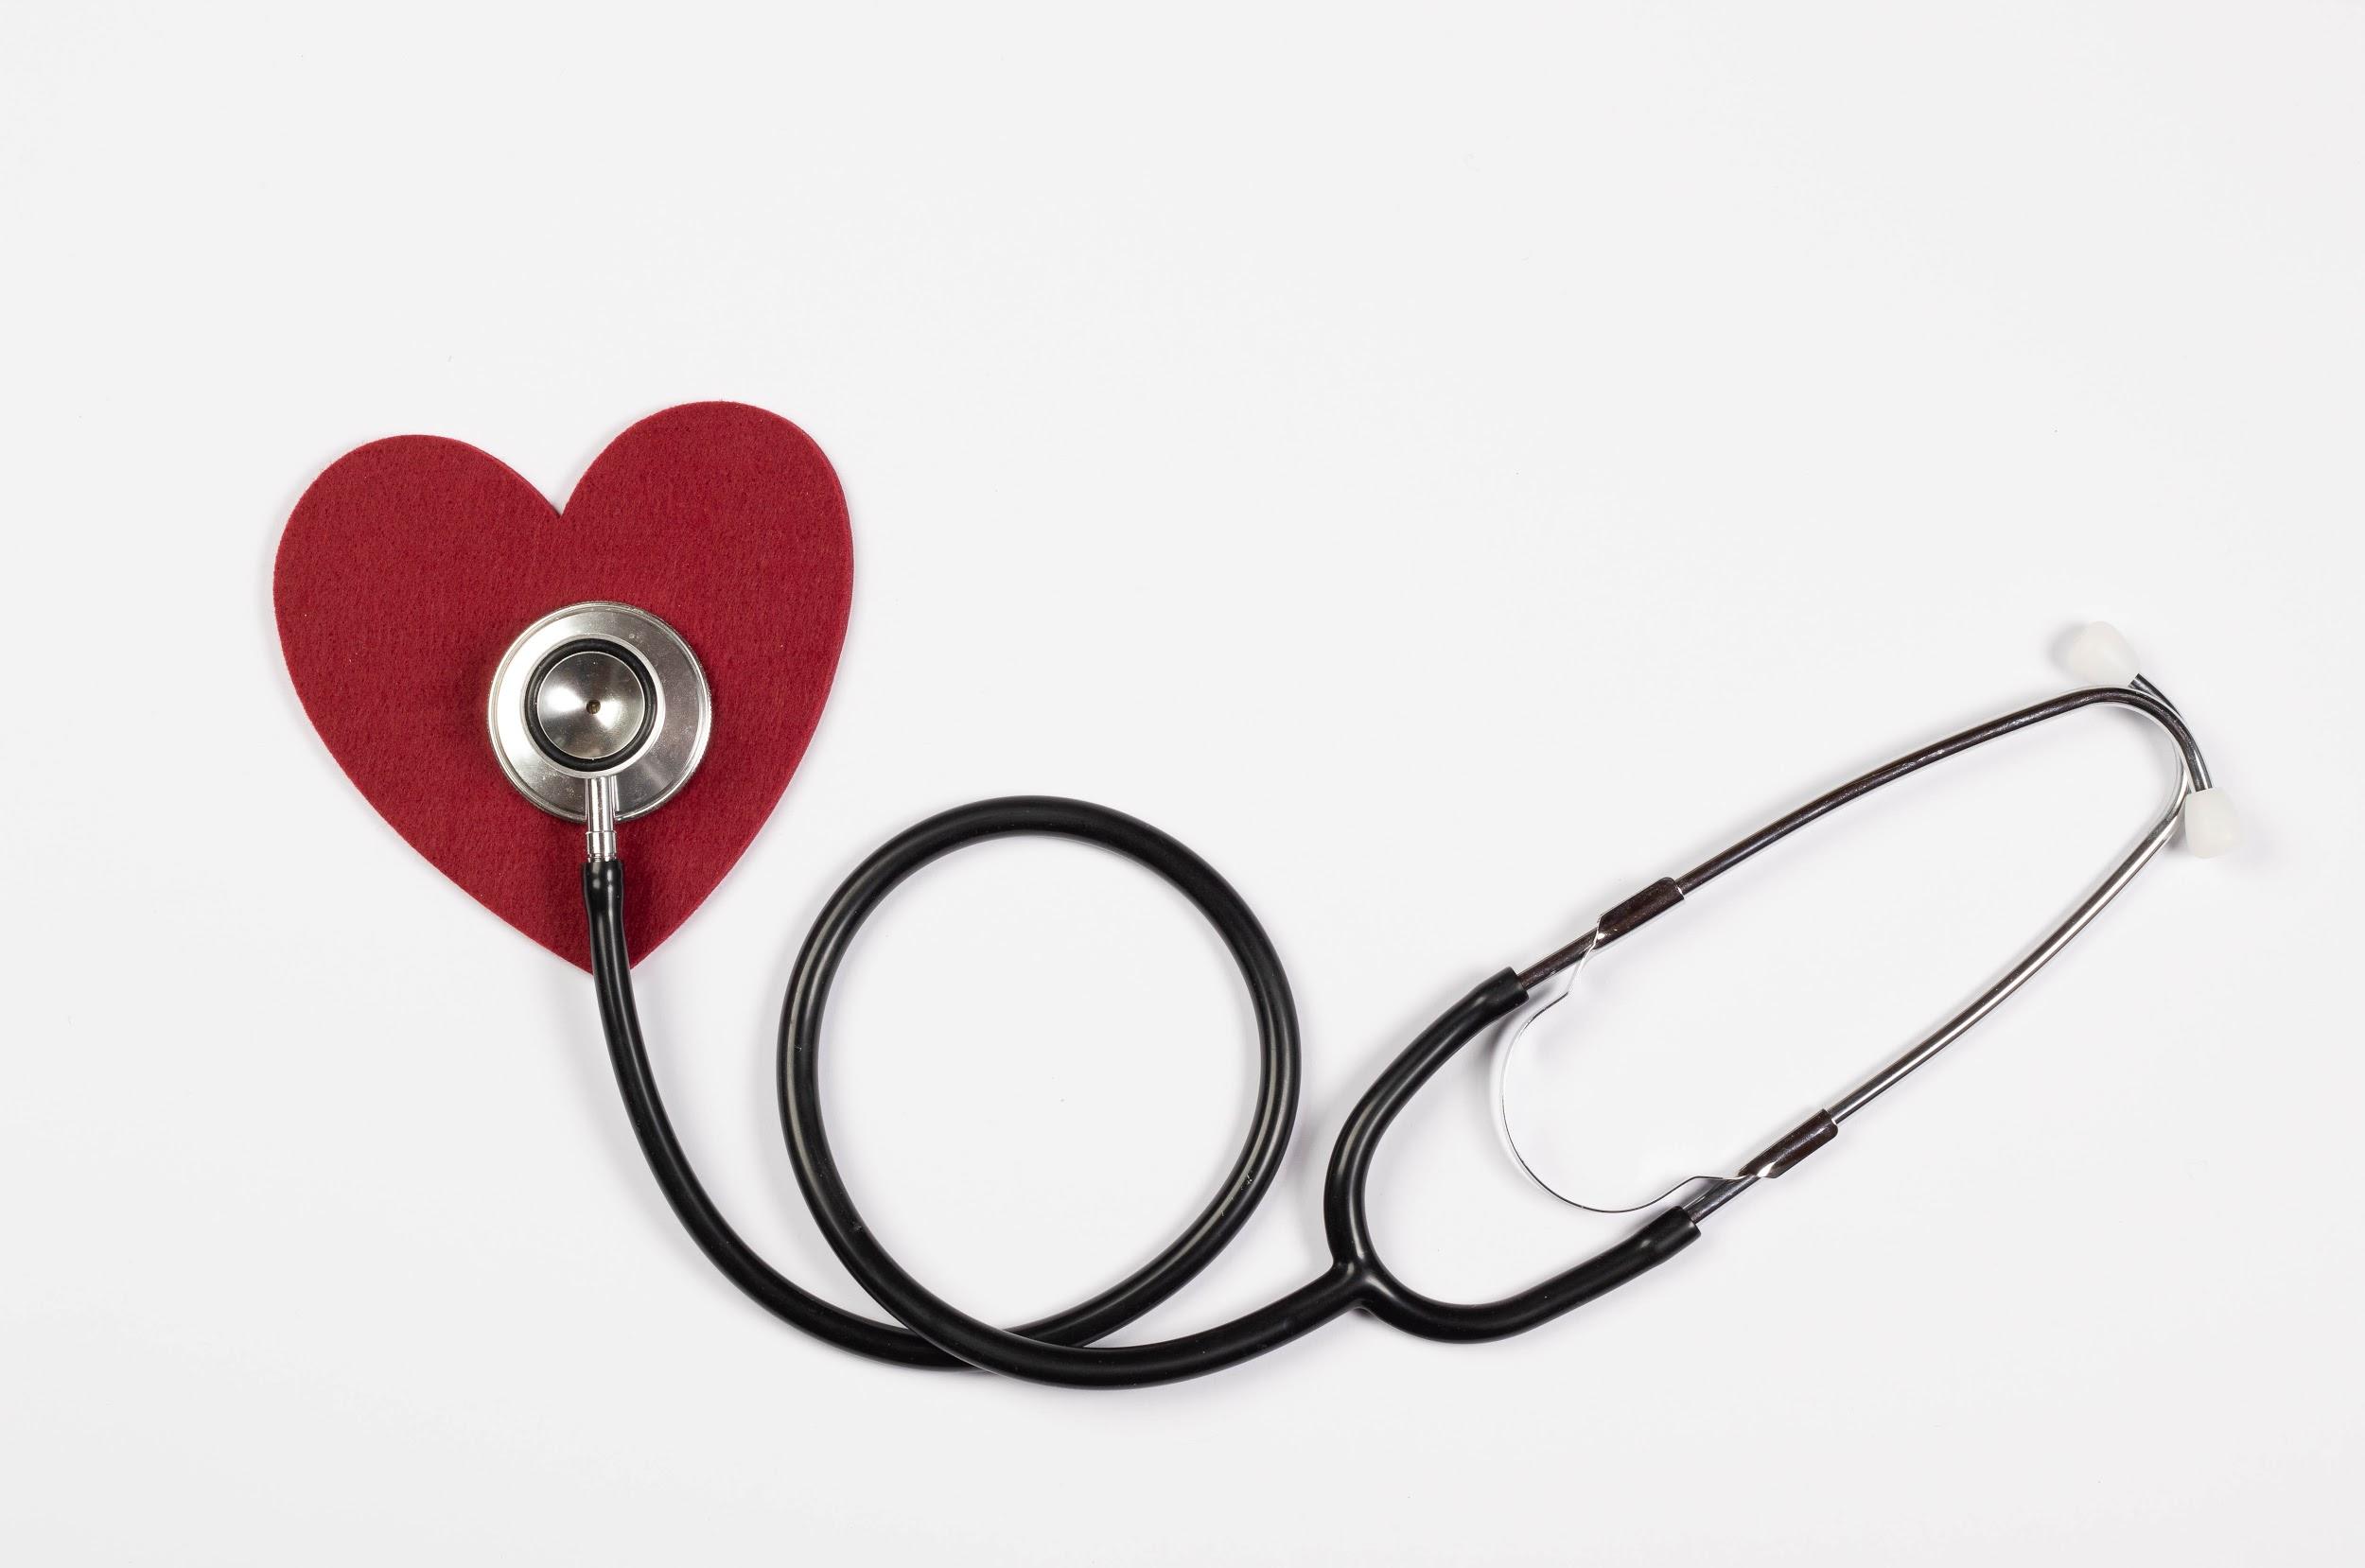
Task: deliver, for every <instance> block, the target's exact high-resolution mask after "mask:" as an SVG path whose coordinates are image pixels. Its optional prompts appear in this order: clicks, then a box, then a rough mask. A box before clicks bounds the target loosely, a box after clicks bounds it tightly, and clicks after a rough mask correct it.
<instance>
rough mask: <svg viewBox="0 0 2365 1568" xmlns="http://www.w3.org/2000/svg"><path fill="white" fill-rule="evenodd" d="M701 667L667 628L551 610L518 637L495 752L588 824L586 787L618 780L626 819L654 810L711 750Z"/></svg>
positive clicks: (562, 812) (614, 614) (588, 611)
mask: <svg viewBox="0 0 2365 1568" xmlns="http://www.w3.org/2000/svg"><path fill="white" fill-rule="evenodd" d="M712 717H713V714H712V709H711V706H710V703H709V699H708V693H707V677H706V671H704V670H702V669H700V668H699V666H698V659H697V655H695V654H694V653H691V651H690V645H689V644H688V643H686V642H684V641H683V640H682V639H681V635H680V634H679V633H677V632H675V631H674V629H673V628H672V627H671V626H668V625H666V624H665V622H663V621H661V620H659V619H657V617H655V616H653V615H651V614H649V613H648V612H647V611H646V610H637V609H634V608H633V607H632V606H631V605H629V604H616V603H610V602H607V601H593V602H590V603H585V604H569V605H568V606H567V607H566V608H565V609H562V610H553V611H552V612H551V613H550V614H549V615H546V616H544V617H543V618H541V619H539V620H537V621H535V622H534V624H533V625H531V626H529V627H527V628H526V629H525V630H524V631H523V632H521V633H519V634H518V635H517V641H515V642H513V643H511V644H510V645H509V651H508V652H507V653H503V654H502V655H501V661H500V667H499V669H498V670H496V671H494V673H493V693H492V698H491V700H490V702H489V703H488V704H487V705H486V707H485V723H486V725H487V727H488V728H489V729H490V730H491V732H492V738H493V755H494V756H495V757H496V758H499V760H500V765H501V772H502V773H504V774H506V775H508V777H509V781H510V782H511V783H512V784H515V785H516V786H517V791H518V793H521V794H523V795H524V796H525V797H526V798H527V799H528V800H531V801H533V802H534V804H535V805H536V806H539V807H540V808H542V810H546V811H548V812H550V813H551V814H552V816H560V817H565V818H567V819H568V820H569V821H570V822H581V821H583V820H584V816H585V810H586V807H585V802H584V797H585V793H586V782H587V780H589V779H591V778H594V777H600V776H608V777H612V778H614V779H615V781H616V806H617V810H616V814H617V817H618V819H619V820H620V821H622V820H629V819H631V818H633V817H637V816H640V815H643V814H644V813H646V812H649V811H653V810H656V809H657V807H659V806H661V805H663V804H664V803H665V802H666V801H667V800H669V799H671V798H672V797H673V794H674V791H676V790H678V789H680V788H681V787H682V785H683V784H685V783H687V782H688V781H689V778H690V775H691V774H692V773H693V772H695V771H696V769H697V766H698V762H699V759H700V758H703V757H704V756H705V755H706V749H707V733H708V729H709V727H710V722H711V720H712Z"/></svg>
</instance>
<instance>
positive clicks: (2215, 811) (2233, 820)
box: [2184, 790, 2242, 861]
mask: <svg viewBox="0 0 2365 1568" xmlns="http://www.w3.org/2000/svg"><path fill="white" fill-rule="evenodd" d="M2241 842H2242V819H2241V818H2240V817H2238V816H2236V815H2235V814H2234V802H2233V801H2231V800H2229V799H2227V798H2226V793H2225V792H2224V791H2223V790H2195V791H2194V792H2193V793H2191V794H2188V795H2186V796H2185V797H2184V847H2185V848H2187V849H2189V850H2191V851H2192V852H2193V853H2194V854H2195V855H2198V856H2199V857H2200V858H2201V859H2202V860H2204V861H2205V860H2208V859H2210V858H2212V857H2213V856H2216V855H2222V854H2224V853H2225V852H2226V851H2227V850H2229V849H2232V848H2233V847H2234V845H2238V844H2240V843H2241Z"/></svg>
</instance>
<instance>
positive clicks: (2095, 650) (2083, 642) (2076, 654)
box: [2062, 620, 2140, 686]
mask: <svg viewBox="0 0 2365 1568" xmlns="http://www.w3.org/2000/svg"><path fill="white" fill-rule="evenodd" d="M2062 662H2064V663H2065V664H2067V665H2068V666H2069V671H2070V673H2071V674H2072V675H2074V676H2076V678H2077V679H2078V680H2080V681H2082V682H2084V683H2085V684H2086V685H2088V686H2125V685H2127V684H2128V682H2129V681H2132V680H2133V679H2134V678H2135V677H2136V675H2137V674H2138V673H2139V672H2140V671H2139V670H2138V667H2137V665H2136V663H2135V650H2134V649H2133V648H2131V647H2129V646H2128V641H2127V639H2126V638H2125V637H2123V636H2119V629H2118V628H2117V627H2115V626H2113V625H2111V623H2110V622H2109V621H2107V620H2097V621H2094V622H2093V623H2092V624H2091V625H2087V626H2083V627H2080V628H2079V629H2078V633H2077V635H2076V636H2074V637H2072V638H2070V640H2069V647H2068V648H2066V649H2064V650H2063V651H2062Z"/></svg>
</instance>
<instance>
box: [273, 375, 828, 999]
mask: <svg viewBox="0 0 2365 1568" xmlns="http://www.w3.org/2000/svg"><path fill="white" fill-rule="evenodd" d="M853 571H854V566H853V540H852V536H851V534H850V532H849V531H848V528H847V522H846V498H845V497H844V495H843V494H842V493H841V492H840V491H839V489H838V483H837V476H836V474H835V473H834V472H833V471H832V469H831V467H830V462H829V460H828V459H827V458H825V457H824V456H822V454H821V448H820V447H818V446H816V445H815V444H814V443H813V441H812V439H811V438H810V437H808V436H807V435H806V434H805V433H804V432H803V431H802V430H799V429H798V428H797V427H796V426H794V425H791V424H790V423H789V422H788V421H786V420H784V419H781V418H780V417H779V416H778V415H776V414H770V413H766V412H765V411H764V410H762V409H755V408H750V407H748V406H747V405H745V404H744V403H690V404H684V405H683V406H681V407H679V408H674V409H666V410H664V411H663V412H662V413H657V414H652V415H650V416H649V417H648V418H647V419H644V420H642V421H640V422H639V424H637V425H635V426H633V427H631V428H629V429H627V430H625V431H624V432H623V434H622V435H620V436H618V437H617V438H616V439H615V440H614V441H612V442H610V443H609V444H608V445H607V449H606V450H605V451H604V452H602V453H601V454H600V455H599V456H598V457H597V458H596V459H594V460H593V461H592V463H591V466H590V467H589V468H588V469H587V470H586V471H585V473H584V476H583V479H582V480H581V482H579V483H578V484H577V485H576V486H575V492H574V495H573V496H572V497H570V498H569V500H568V502H567V505H566V509H565V510H564V511H563V512H562V511H560V510H558V509H556V508H554V507H552V505H551V503H550V502H549V501H547V500H545V499H544V498H543V497H542V496H541V494H540V493H539V492H538V491H536V490H535V489H534V486H532V485H531V484H529V483H527V482H526V481H525V480H524V479H521V478H519V477H518V476H517V473H516V472H514V471H513V470H512V469H510V468H509V467H508V466H507V465H505V464H503V463H502V462H499V461H498V460H497V459H495V458H492V457H490V456H488V455H486V454H485V453H483V452H481V451H479V450H477V448H475V447H473V446H470V445H468V444H465V443H464V442H458V441H447V440H445V439H443V438H442V437H438V436H396V437H394V438H393V439H391V440H387V441H377V442H372V443H371V444H368V445H366V446H361V447H357V448H356V449H354V450H353V451H351V452H348V453H346V454H345V455H344V456H343V457H342V458H339V459H338V460H337V461H336V462H333V463H331V464H329V466H328V467H327V469H326V470H324V472H323V473H322V474H321V476H320V478H318V479H314V480H313V481H312V484H311V487H310V488H309V489H307V490H306V491H305V493H304V496H303V498H302V499H300V500H299V501H297V502H296V506H295V511H294V513H293V514H291V515H290V516H289V519H288V527H287V531H285V532H284V533H282V534H281V535H280V540H279V554H278V560H277V563H276V564H275V566H273V568H272V602H273V605H274V607H275V608H276V610H277V613H278V618H279V645H280V649H281V651H282V652H283V653H285V654H286V656H287V660H288V673H289V676H290V677H291V678H292V679H293V680H294V682H295V688H296V695H297V696H298V697H299V698H300V699H302V701H303V704H304V710H305V712H306V713H307V714H308V715H309V716H310V717H311V720H312V724H313V727H314V728H316V729H318V730H319V731H320V735H321V739H322V740H324V741H326V742H327V743H328V749H329V752H330V754H331V755H332V756H334V757H335V758H336V759H337V762H338V765H339V766H341V767H342V768H343V769H344V771H345V775H346V776H347V777H349V778H351V779H352V780H353V782H354V784H355V786H356V787H357V788H359V790H360V792H361V793H362V794H363V795H364V796H366V797H367V798H368V800H369V802H370V804H371V805H372V806H374V807H376V808H377V811H378V814H379V815H381V816H383V817H384V818H385V819H386V820H387V822H388V823H390V824H391V825H392V826H393V827H394V831H395V832H397V833H400V834H401V835H402V836H403V838H404V839H406V840H407V841H409V843H410V844H411V846H412V848H414V849H416V850H418V852H419V853H420V854H422V855H424V856H426V857H427V858H428V860H429V861H430V862H433V863H434V865H435V866H436V867H437V868H438V869H439V870H441V871H442V872H443V873H444V875H446V876H447V877H449V878H450V879H451V880H453V881H455V882H458V883H459V884H460V885H461V887H462V888H464V889H465V890H466V891H467V892H468V893H469V894H471V895H472V896H474V897H476V899H477V900H478V901H479V902H481V903H482V904H483V905H484V906H485V907H486V908H487V909H490V910H491V911H492V912H493V913H494V914H496V915H499V916H500V917H501V918H502V919H504V920H506V921H508V922H509V923H510V924H511V925H513V926H516V927H517V929H518V930H519V931H521V932H525V933H526V934H527V935H528V936H531V937H533V938H534V940H535V941H536V942H539V943H541V944H542V945H543V946H544V947H546V948H548V949H550V950H552V952H554V953H557V954H558V955H559V956H560V957H562V958H565V959H568V960H569V961H570V962H572V963H575V964H578V965H583V966H585V967H588V962H587V961H588V950H587V946H586V942H585V936H584V915H583V898H582V889H581V885H580V883H579V881H578V880H577V877H576V875H575V867H576V865H578V864H579V863H580V862H581V861H582V858H583V830H582V829H581V828H579V827H576V826H574V825H572V824H569V823H567V822H564V821H562V820H560V819H559V818H557V817H553V816H551V815H549V814H548V813H547V812H544V811H542V810H538V809H537V808H535V807H534V805H533V804H532V803H530V802H529V801H527V800H526V798H525V797H524V796H522V795H520V794H518V793H517V791H515V790H514V789H512V788H511V787H510V785H509V782H508V780H507V779H506V778H504V777H503V776H502V774H501V770H500V766H499V763H498V762H497V761H496V760H495V759H494V756H493V748H492V742H491V740H490V739H489V738H488V737H487V735H486V732H485V723H484V705H485V699H486V696H487V693H488V692H489V691H490V689H491V686H492V680H493V671H494V669H495V667H496V666H497V665H499V662H500V656H501V653H502V651H503V650H504V649H506V648H507V647H508V646H509V643H510V641H511V639H512V638H514V637H516V636H517V634H518V633H519V632H521V631H523V630H525V628H526V627H527V626H528V625H530V624H532V623H533V622H534V620H536V619H538V618H540V617H542V616H543V615H544V614H546V613H548V612H549V611H552V610H554V609H557V608H558V607H559V606H560V605H562V604H571V603H574V602H576V601H582V600H589V599H610V600H620V601H622V602H624V603H627V604H634V605H638V606H639V607H640V608H641V609H644V610H647V611H649V612H650V613H651V614H653V615H656V616H657V617H659V618H662V619H663V620H665V621H667V622H668V623H669V624H671V625H672V626H673V627H674V630H676V631H678V632H679V633H681V635H682V636H683V637H685V638H686V639H688V641H689V643H690V646H691V647H692V650H694V651H695V652H696V653H697V655H698V658H699V661H700V662H701V663H702V664H703V665H704V666H705V667H706V672H707V679H708V681H709V683H710V686H711V688H712V692H713V705H714V721H713V732H712V740H711V742H710V745H709V746H708V749H707V755H706V759H705V761H704V762H703V763H702V764H701V765H700V767H699V769H698V772H697V773H696V774H694V775H692V777H691V779H690V782H689V783H688V784H687V785H685V786H684V787H683V788H682V791H681V793H679V794H678V795H676V796H675V797H674V799H673V800H671V801H670V802H668V803H667V804H666V805H665V807H664V808H663V809H662V810H657V811H654V812H652V813H650V814H649V815H648V816H647V817H646V818H643V819H640V820H639V821H636V822H634V823H633V824H632V825H631V826H630V827H629V828H627V829H626V843H627V845H628V850H627V852H628V853H629V855H630V857H631V865H632V880H633V898H632V906H631V909H630V910H629V912H628V914H627V915H626V927H625V935H626V938H627V940H628V942H629V943H630V945H631V948H632V951H633V955H634V957H635V958H636V959H639V958H642V957H645V956H647V955H648V954H649V953H650V952H651V951H653V950H655V949H656V948H657V944H658V943H660V942H662V941H664V940H665V938H666V937H668V936H670V935H672V934H673V933H674V931H675V930H676V929H677V928H679V927H680V925H681V923H682V922H683V921H684V920H686V919H688V918H689V917H690V915H691V912H692V911H693V910H695V909H696V908H697V907H698V905H699V904H700V903H702V902H704V901H705V899H706V897H707V895H708V894H710V893H711V892H713V891H714V887H715V884H716V883H718V882H720V881H721V880H723V875H724V873H725V872H727V871H728V870H729V869H730V868H731V866H732V864H733V863H734V862H737V861H738V859H739V857H740V855H741V854H742V853H743V852H745V849H746V847H747V845H749V844H750V843H752V842H753V841H754V839H755V836H756V830H757V829H758V828H762V826H763V820H764V818H765V817H767V816H769V815H770V814H771V812H772V808H773V806H774V805H775V804H776V803H778V801H779V800H780V793H781V792H782V791H783V790H785V789H786V788H787V787H788V780H789V776H790V775H792V774H794V773H795V772H796V771H797V762H798V760H799V759H800V758H803V756H804V754H805V744H806V742H807V741H808V740H811V739H812V738H813V731H814V726H815V724H817V723H819V722H820V719H821V707H822V705H823V703H824V702H825V701H826V700H827V699H828V697H829V694H830V681H831V678H832V675H833V674H834V673H835V672H836V670H837V656H838V650H839V647H840V646H841V645H842V644H843V643H844V641H845V638H846V616H847V610H848V607H849V605H850V602H851V601H852V596H853Z"/></svg>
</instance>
